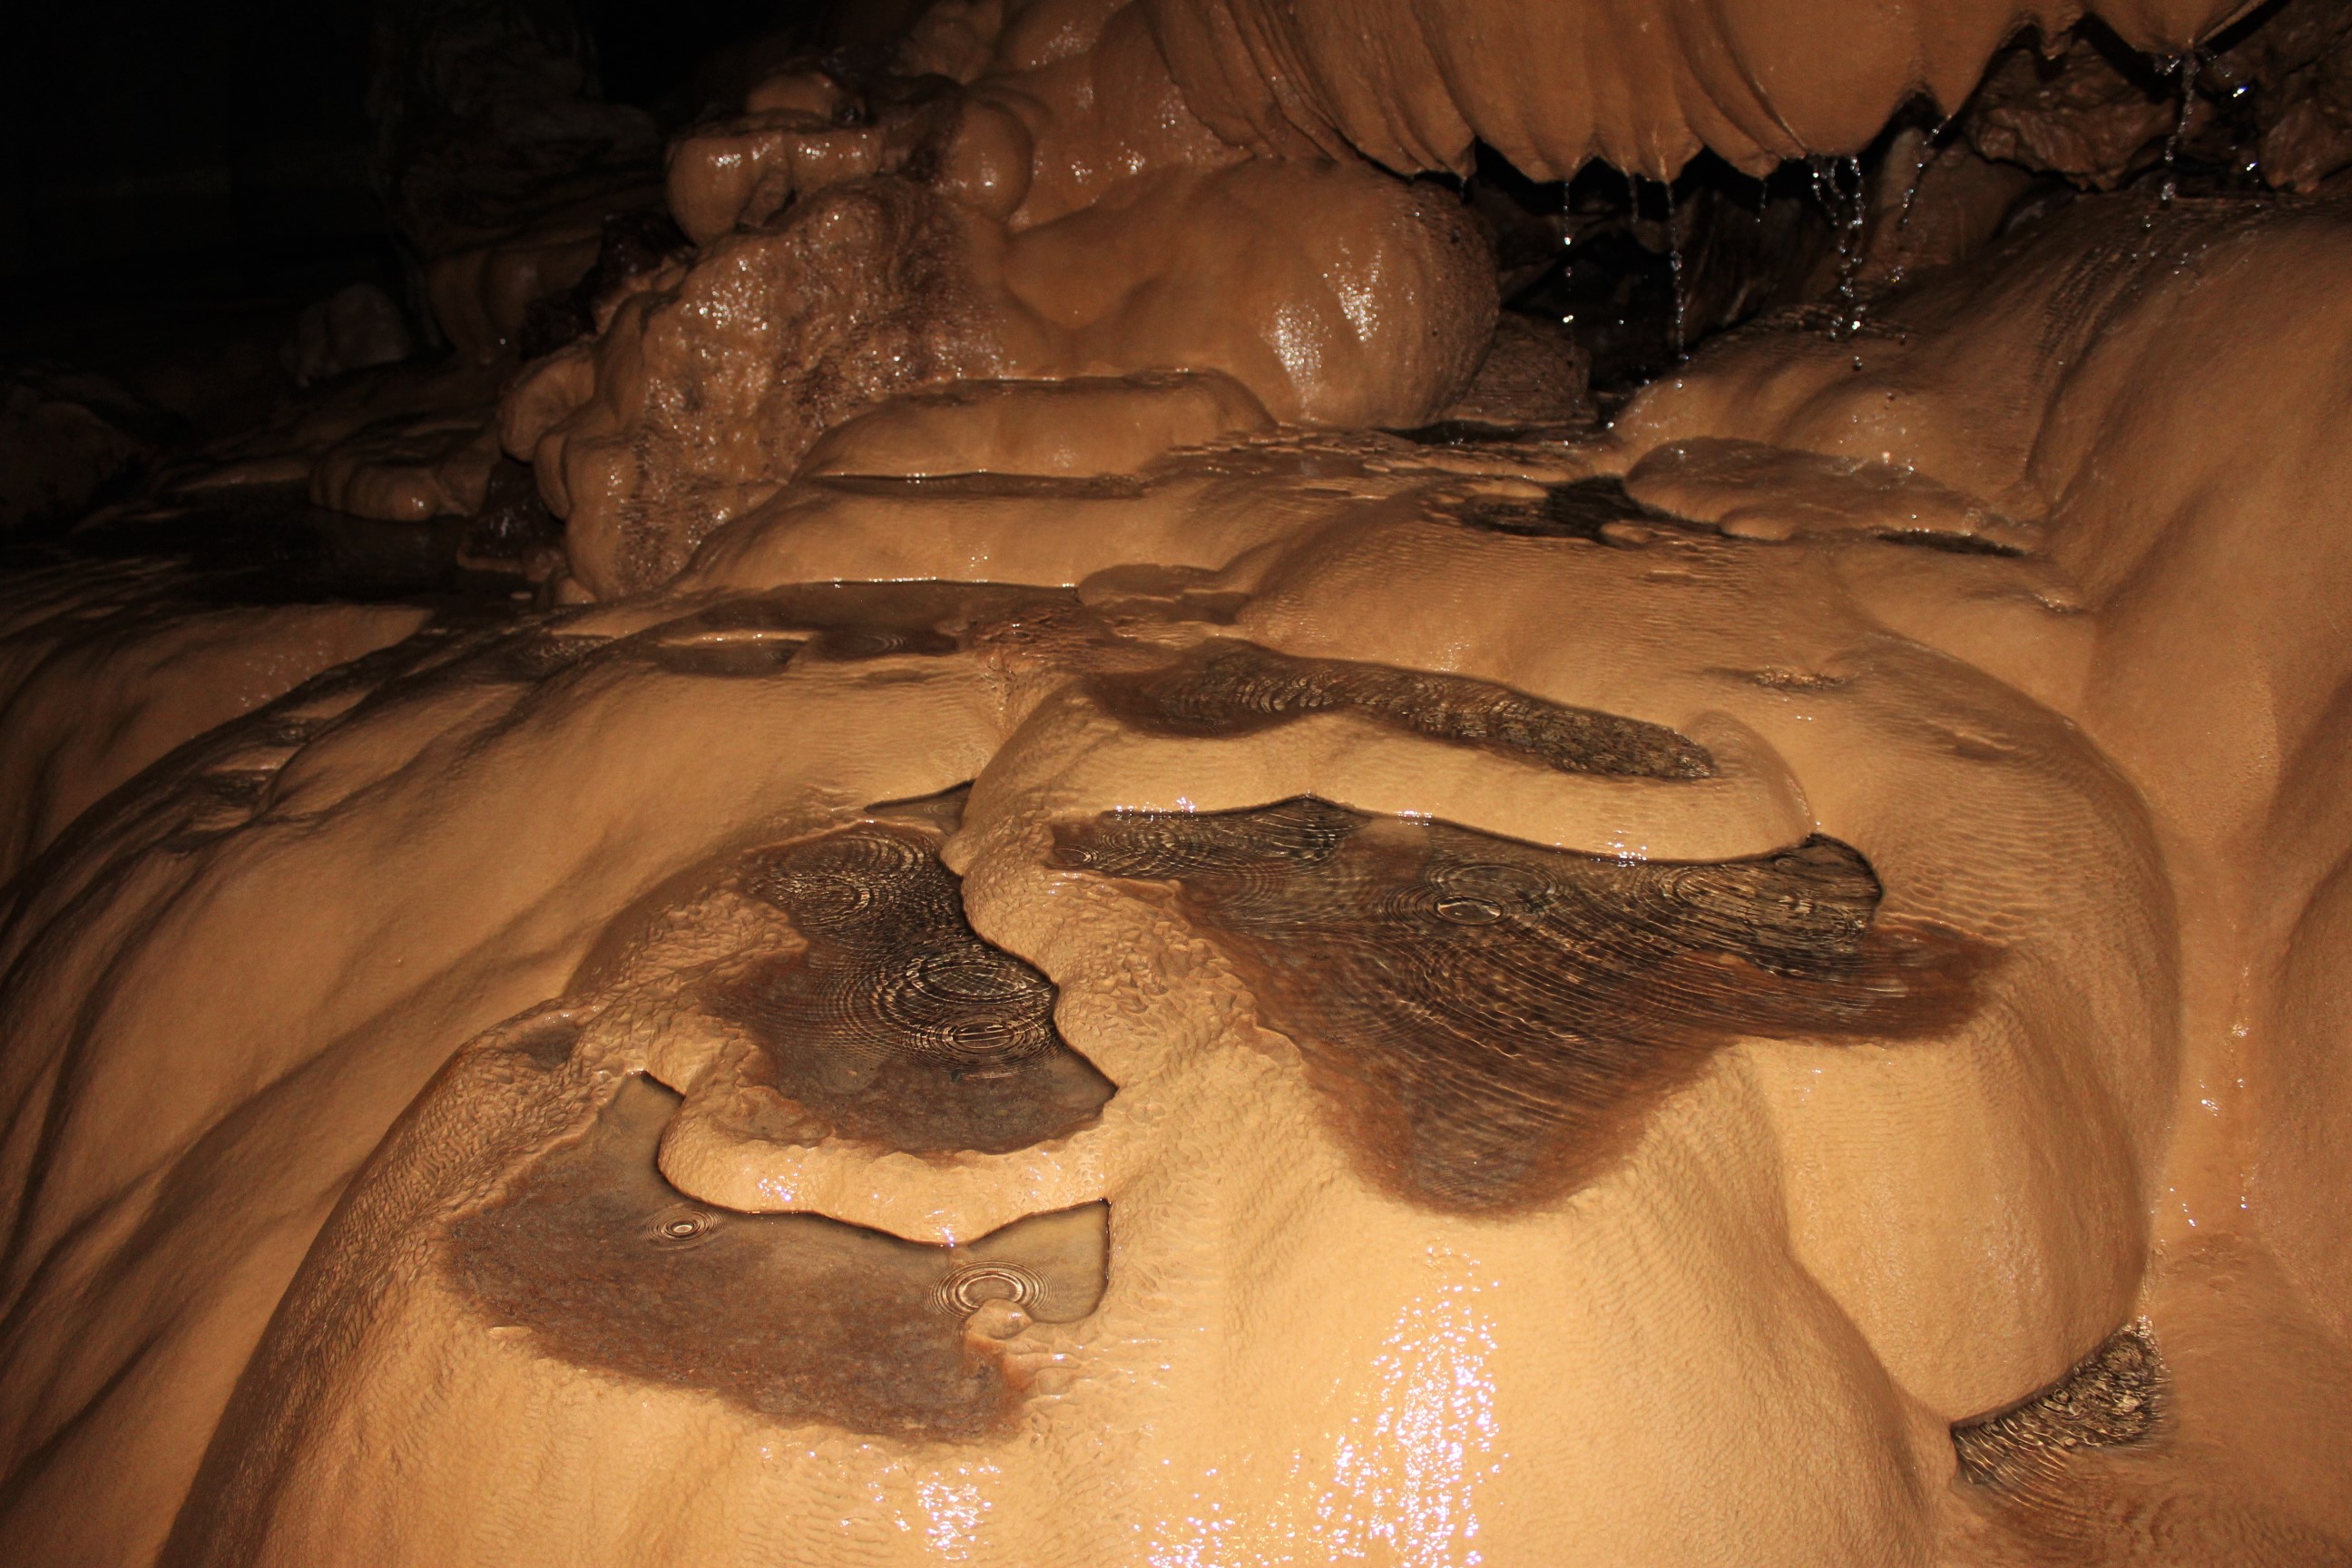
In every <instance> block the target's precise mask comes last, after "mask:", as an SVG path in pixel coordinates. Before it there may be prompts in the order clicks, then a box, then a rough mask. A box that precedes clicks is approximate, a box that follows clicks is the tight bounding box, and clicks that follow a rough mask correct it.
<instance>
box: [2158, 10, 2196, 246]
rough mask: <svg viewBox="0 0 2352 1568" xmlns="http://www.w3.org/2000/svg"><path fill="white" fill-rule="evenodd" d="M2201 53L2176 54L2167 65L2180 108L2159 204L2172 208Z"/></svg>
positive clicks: (2170, 139)
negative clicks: (2176, 85)
mask: <svg viewBox="0 0 2352 1568" xmlns="http://www.w3.org/2000/svg"><path fill="white" fill-rule="evenodd" d="M2204 66H2205V62H2204V59H2203V58H2202V57H2201V54H2200V51H2199V50H2198V49H2196V48H2195V47H2191V48H2190V49H2189V52H2188V53H2187V54H2185V55H2175V56H2173V57H2172V58H2171V59H2170V60H2169V61H2168V62H2167V63H2166V69H2167V70H2168V72H2169V73H2170V74H2171V75H2172V77H2173V78H2174V79H2175V80H2176V82H2177V84H2178V89H2179V97H2180V106H2179V110H2178V112H2176V113H2175V114H2174V116H2173V119H2172V132H2171V134H2170V135H2168V136H2167V137H2165V139H2164V188H2163V191H2162V194H2161V195H2158V197H2157V205H2159V206H2164V207H2169V206H2171V205H2172V198H2173V197H2174V196H2175V195H2179V191H2180V169H2179V165H2180V143H2181V141H2182V139H2183V138H2185V137H2186V136H2187V135H2188V134H2189V110H2191V109H2193V108H2195V107H2196V104H2197V78H2198V75H2199V73H2200V71H2202V70H2203V69H2204Z"/></svg>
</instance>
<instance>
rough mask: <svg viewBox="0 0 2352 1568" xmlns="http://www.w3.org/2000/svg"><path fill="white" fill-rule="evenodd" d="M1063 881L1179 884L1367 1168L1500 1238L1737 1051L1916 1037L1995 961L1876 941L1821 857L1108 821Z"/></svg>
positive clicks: (1282, 824)
mask: <svg viewBox="0 0 2352 1568" xmlns="http://www.w3.org/2000/svg"><path fill="white" fill-rule="evenodd" d="M1055 859H1056V861H1057V863H1058V864H1060V865H1063V866H1066V867H1069V868H1084V869H1087V870H1091V871H1094V872H1097V873H1098V874H1101V875H1104V876H1108V877H1117V878H1127V879H1148V880H1154V881H1166V882H1171V883H1173V884H1174V885H1175V887H1176V889H1177V891H1178V900H1179V905H1180V907H1181V910H1182V911H1183V913H1184V915H1185V917H1186V918H1187V919H1188V920H1189V921H1192V922H1193V923H1194V924H1196V925H1197V926H1198V927H1200V928H1201V929H1202V931H1205V932H1207V933H1210V934H1211V935H1213V937H1214V938H1215V939H1216V940H1217V941H1218V942H1219V943H1220V945H1221V946H1223V948H1224V949H1225V951H1226V952H1228V954H1229V955H1230V956H1231V958H1232V960H1233V961H1234V964H1235V967H1236V968H1237V969H1238V970H1239V971H1240V972H1241V973H1242V975H1243V977H1244V979H1245V980H1246V981H1247V982H1248V983H1249V984H1250V986H1251V988H1252V990H1253V992H1254V993H1255V996H1256V998H1257V1005H1258V1008H1259V1012H1260V1014H1261V1016H1262V1017H1263V1018H1264V1020H1265V1023H1266V1024H1267V1025H1268V1026H1270V1027H1273V1028H1276V1029H1278V1030H1280V1031H1282V1032H1283V1033H1285V1034H1286V1035H1288V1036H1289V1037H1291V1038H1293V1039H1294V1040H1295V1041H1297V1045H1298V1047H1299V1049H1300V1051H1301V1053H1302V1055H1303V1057H1304V1058H1305V1062H1306V1067H1307V1077H1308V1079H1309V1081H1310V1082H1311V1083H1312V1084H1313V1085H1314V1086H1315V1087H1316V1089H1318V1091H1319V1092H1320V1094H1321V1096H1322V1098H1323V1100H1324V1101H1325V1103H1326V1104H1327V1106H1328V1108H1329V1109H1330V1110H1331V1111H1332V1112H1333V1114H1334V1117H1335V1119H1336V1122H1337V1125H1338V1127H1339V1131H1340V1132H1341V1133H1342V1135H1343V1136H1344V1137H1345V1138H1346V1139H1347V1141H1348V1142H1349V1145H1350V1147H1351V1148H1352V1149H1353V1151H1354V1152H1355V1153H1356V1155H1357V1158H1358V1161H1359V1163H1360V1166H1361V1168H1362V1169H1363V1170H1364V1171H1365V1173H1367V1174H1368V1175H1369V1176H1370V1178H1371V1179H1373V1180H1374V1181H1376V1182H1377V1183H1379V1184H1381V1185H1382V1186H1384V1187H1386V1188H1388V1189H1389V1190H1391V1191H1392V1192H1395V1193H1397V1194H1400V1195H1402V1196H1405V1197H1408V1198H1411V1199H1413V1200H1415V1201H1417V1202H1422V1203H1425V1204H1429V1205H1433V1206H1436V1207H1441V1208H1445V1209H1449V1210H1455V1211H1468V1212H1496V1211H1504V1210H1509V1209H1513V1208H1517V1207H1521V1206H1524V1205H1530V1204H1534V1203H1539V1202H1542V1201H1545V1200H1547V1199H1550V1198H1555V1197H1558V1196H1559V1195H1561V1194H1566V1193H1568V1192H1570V1191H1572V1190H1574V1189H1575V1188H1576V1187H1578V1186H1579V1185H1580V1184H1583V1183H1584V1182H1586V1181H1588V1180H1590V1179H1591V1177H1592V1176H1593V1175H1594V1174H1596V1173H1598V1172H1599V1171H1600V1170H1601V1169H1602V1168H1603V1166H1604V1165H1605V1164H1606V1163H1607V1162H1608V1161H1610V1160H1611V1159H1612V1158H1613V1157H1614V1156H1616V1155H1617V1154H1619V1153H1621V1152H1623V1151H1624V1150H1625V1149H1626V1148H1627V1147H1629V1146H1630V1144H1631V1142H1632V1141H1633V1137H1634V1135H1635V1134H1636V1132H1637V1131H1638V1130H1639V1127H1640V1124H1641V1119H1642V1115H1643V1112H1644V1111H1645V1110H1648V1109H1649V1108H1650V1107H1651V1106H1653V1105H1654V1104H1655V1103H1656V1102H1657V1101H1658V1100H1660V1099H1661V1098H1662V1097H1663V1096H1664V1095H1665V1094H1666V1093H1667V1092H1668V1091H1670V1090H1671V1089H1675V1087H1677V1086H1678V1085H1680V1084H1682V1083H1684V1082H1685V1081H1687V1080H1688V1079H1691V1078H1692V1077H1693V1076H1695V1075H1696V1073H1697V1071H1698V1070H1699V1068H1700V1067H1701V1066H1702V1065H1703V1064H1704V1063H1705V1061H1706V1057H1707V1055H1708V1053H1709V1052H1711V1051H1712V1050H1714V1049H1715V1048H1717V1047H1720V1046H1722V1045H1725V1044H1727V1043H1729V1042H1730V1041H1732V1040H1735V1039H1737V1038H1739V1037H1743V1036H1747V1037H1771V1038H1782V1039H1819V1040H1823V1041H1832V1040H1844V1039H1862V1038H1886V1037H1904V1036H1916V1035H1918V1034H1921V1033H1924V1032H1926V1031H1928V1030H1932V1029H1936V1028H1939V1027H1944V1026H1948V1025H1950V1024H1951V1023H1953V1022H1954V1021H1956V1020H1957V1019H1958V1018H1959V1017H1960V1016H1964V1015H1965V1013H1966V1012H1967V1011H1968V1009H1969V1006H1970V1005H1971V994H1972V986H1971V984H1970V981H1971V978H1972V976H1973V975H1974V974H1975V973H1977V971H1978V970H1979V968H1980V967H1981V966H1982V964H1983V963H1984V962H1985V958H1986V954H1985V952H1984V950H1983V949H1981V948H1980V947H1979V945H1978V944H1976V943H1974V942H1970V941H1969V940H1968V939H1966V938H1963V937H1960V936H1958V935H1957V934H1955V933H1953V932H1950V931H1945V930H1942V929H1941V928H1936V927H1929V926H1925V925H1919V924H1910V923H1898V922H1893V921H1878V920H1877V919H1876V918H1875V914H1876V910H1877V905H1878V900H1879V885H1878V879H1877V878H1876V877H1875V876H1874V874H1873V873H1872V871H1871V868H1870V867H1869V865H1868V864H1867V863H1866V862H1865V861H1864V859H1863V858H1862V857H1861V856H1860V855H1859V854H1857V853H1855V851H1854V850H1853V849H1852V848H1851V847H1848V846H1846V845H1844V844H1841V843H1839V842H1838V841H1837V840H1835V839H1832V838H1825V837H1814V838H1811V839H1809V840H1807V841H1806V842H1805V843H1803V844H1801V845H1798V846H1795V847H1790V848H1789V849H1785V850H1782V851H1780V852H1778V853H1775V854H1771V855H1766V856H1760V857H1758V858H1753V859H1746V860H1732V861H1725V862H1721V863H1719V864H1711V865H1664V864H1649V863H1638V862H1633V863H1629V862H1623V861H1619V860H1615V859H1606V858H1598V857H1594V856H1588V855H1578V854H1573V853H1570V852H1569V851H1566V850H1559V849H1552V848H1547V847H1540V846H1537V845H1532V844H1524V843H1519V842H1517V841H1515V840H1511V839H1506V838H1498V837H1492V836H1489V835H1486V834H1483V833H1478V832H1475V831H1473V830H1471V829H1469V828H1465V827H1459V826H1453V825H1451V824H1448V823H1444V822H1433V821H1427V820H1418V821H1405V820H1399V819H1395V818H1376V817H1372V816H1365V815H1362V814H1360V813H1357V812H1353V811H1349V810H1346V809H1344V808H1342V807H1339V806H1336V805H1329V804H1328V803H1327V802H1324V801H1321V800H1318V799H1315V798H1313V797H1304V796H1303V797H1300V798H1298V799H1295V800H1289V801H1285V802H1283V803H1281V804H1279V805H1271V806H1265V807H1258V808H1254V809H1250V810H1245V811H1232V812H1214V813H1200V814H1183V813H1173V812H1169V813H1157V812H1154V813H1140V812H1139V813H1109V814H1106V815H1104V816H1100V817H1098V818H1096V819H1095V820H1093V821H1090V822H1084V823H1079V824H1075V825H1066V826H1061V827H1059V828H1058V829H1057V830H1056V833H1055Z"/></svg>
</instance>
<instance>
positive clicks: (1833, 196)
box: [1807, 155, 1869, 370]
mask: <svg viewBox="0 0 2352 1568" xmlns="http://www.w3.org/2000/svg"><path fill="white" fill-rule="evenodd" d="M1807 166H1808V168H1809V170H1810V171H1811V174H1812V180H1813V200H1814V201H1816V202H1818V203H1820V204H1821V208H1822V216H1824V217H1826V218H1828V219H1829V221H1830V226H1831V227H1832V228H1833V229H1835V230H1836V231H1837V250H1838V285H1837V299H1838V308H1837V315H1836V318H1835V319H1834V320H1833V321H1832V322H1831V323H1830V338H1831V341H1832V342H1835V341H1837V340H1839V339H1841V338H1843V339H1844V340H1846V341H1847V342H1852V341H1853V339H1854V338H1856V337H1858V336H1859V335H1860V334H1861V332H1862V311H1863V305H1862V286H1861V271H1862V227H1863V224H1864V220H1865V219H1866V218H1867V216H1869V209H1868V205H1867V195H1868V186H1867V184H1866V183H1865V181H1864V177H1863V173H1862V160H1861V159H1860V158H1858V157H1853V156H1851V155H1849V156H1846V157H1843V158H1826V157H1821V156H1818V155H1817V156H1815V157H1813V158H1811V159H1809V160H1808V161H1807ZM1849 181H1851V182H1852V184H1853V194H1852V195H1848V194H1847V191H1846V185H1847V183H1848V182H1849ZM1853 368H1854V369H1856V370H1860V369H1861V368H1862V356H1861V355H1860V354H1858V353H1857V354H1855V355H1854V356H1853Z"/></svg>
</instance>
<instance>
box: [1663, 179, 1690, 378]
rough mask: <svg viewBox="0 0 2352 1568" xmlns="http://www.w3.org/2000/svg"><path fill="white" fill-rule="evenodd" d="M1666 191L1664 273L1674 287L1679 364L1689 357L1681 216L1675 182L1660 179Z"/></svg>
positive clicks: (1676, 347) (1676, 352)
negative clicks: (1676, 199) (1685, 317)
mask: <svg viewBox="0 0 2352 1568" xmlns="http://www.w3.org/2000/svg"><path fill="white" fill-rule="evenodd" d="M1659 184H1661V185H1662V186H1663V187H1664V190H1665V193H1666V275H1667V277H1668V279H1670V280H1671V281H1672V282H1673V284H1674V289H1675V363H1676V364H1681V363H1684V362H1685V361H1686V360H1688V359H1689V358H1690V354H1689V353H1688V352H1687V344H1688V342H1689V338H1688V336H1687V334H1686V333H1685V320H1684V311H1685V310H1686V309H1688V301H1687V300H1686V299H1685V295H1684V291H1683V218H1682V208H1681V207H1680V206H1679V205H1676V204H1675V183H1674V182H1673V181H1672V180H1662V181H1660V182H1659Z"/></svg>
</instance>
